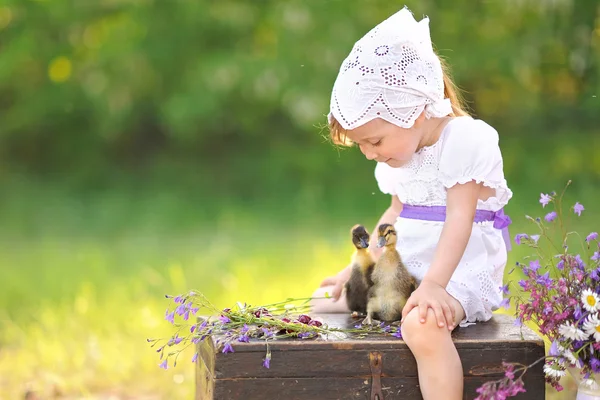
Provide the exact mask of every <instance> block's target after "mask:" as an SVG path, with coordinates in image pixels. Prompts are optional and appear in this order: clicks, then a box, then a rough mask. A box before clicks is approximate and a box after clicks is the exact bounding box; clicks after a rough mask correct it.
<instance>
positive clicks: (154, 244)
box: [0, 184, 600, 399]
mask: <svg viewBox="0 0 600 400" xmlns="http://www.w3.org/2000/svg"><path fill="white" fill-rule="evenodd" d="M11 187H13V188H15V189H14V190H9V191H7V195H6V196H5V197H4V199H3V202H2V203H1V205H2V207H1V208H0V220H2V221H3V224H2V228H0V289H2V290H0V398H7V399H13V398H21V397H22V396H23V394H24V393H25V392H26V391H27V390H34V391H36V392H37V393H38V394H39V395H40V396H41V398H42V399H47V398H52V396H55V395H57V394H61V395H62V396H63V397H61V398H66V399H109V398H110V399H134V398H135V399H188V398H193V393H194V371H193V365H192V364H191V363H190V362H188V360H189V359H191V356H192V354H191V353H190V354H186V355H184V357H183V358H182V359H181V361H180V363H179V364H178V366H177V367H175V368H170V369H169V370H167V371H163V370H161V369H159V368H158V363H159V359H158V357H157V354H156V353H155V352H154V351H153V350H152V349H150V347H149V345H148V343H147V342H146V340H145V339H146V338H149V337H164V336H167V335H169V334H170V333H171V331H170V329H169V324H168V323H166V322H165V321H164V319H163V317H164V311H165V308H166V306H167V305H168V304H169V303H168V301H167V300H166V299H164V294H165V293H181V292H184V291H186V290H189V289H197V290H200V291H202V292H203V293H205V294H206V295H207V297H208V298H209V299H211V301H213V302H214V303H215V304H216V305H217V306H220V307H226V306H228V305H231V304H233V303H234V302H235V301H246V302H248V303H251V304H264V303H270V302H274V301H277V300H281V299H284V298H287V297H304V296H307V295H310V293H311V292H312V290H313V289H314V288H315V287H316V286H317V285H318V284H319V282H320V281H321V279H322V278H323V277H325V276H327V275H329V274H333V273H335V272H337V271H338V270H339V269H340V268H342V267H343V266H344V265H345V263H346V262H347V260H348V256H349V252H350V243H349V242H348V241H347V236H348V235H347V231H348V229H349V228H350V226H352V224H354V223H356V222H363V223H365V224H367V225H368V226H370V227H371V226H372V225H373V223H374V222H375V220H376V218H377V213H380V212H381V210H382V209H383V208H382V207H385V204H386V203H387V199H385V198H383V197H382V196H379V195H374V196H372V197H365V198H364V199H358V200H357V199H353V200H352V201H346V202H345V203H343V204H340V203H339V202H336V201H333V202H331V203H324V205H323V207H322V208H319V209H317V208H314V207H313V208H308V209H306V207H304V208H301V205H294V206H286V204H288V203H289V202H286V201H281V200H280V201H279V202H278V201H277V199H265V201H264V204H260V203H254V204H243V205H235V206H231V200H230V199H229V198H223V199H211V200H210V201H209V202H206V203H201V201H200V200H199V199H198V198H191V199H186V198H185V196H182V195H181V193H179V194H178V193H171V194H169V193H163V192H152V193H135V191H134V192H128V191H127V190H125V189H112V190H107V191H103V192H101V193H94V194H93V195H84V194H80V195H75V194H73V193H70V192H69V191H68V190H58V189H56V188H55V187H54V186H48V185H42V184H35V185H26V184H23V185H20V184H19V185H17V186H14V185H13V186H11ZM543 189H545V188H531V187H527V188H523V190H522V191H520V192H519V191H517V190H515V192H517V193H525V194H528V195H530V196H529V197H525V196H524V195H521V196H519V197H520V198H521V200H520V202H519V203H517V204H516V205H512V208H511V209H510V210H509V211H510V212H511V213H512V216H513V220H514V221H515V225H514V227H513V228H512V229H511V230H512V233H513V235H514V233H516V232H520V231H528V228H526V227H527V226H528V225H526V223H525V220H524V218H523V217H522V215H523V214H525V213H531V215H534V216H535V215H539V214H541V213H542V211H541V210H540V209H539V204H536V201H537V196H539V191H540V190H543ZM572 194H573V195H574V196H577V200H579V201H581V202H582V203H584V204H586V205H588V208H589V211H586V212H587V213H589V215H590V217H589V218H588V219H586V220H583V219H582V226H581V229H584V231H585V230H586V229H591V228H592V227H593V226H594V225H595V226H596V228H597V224H595V223H593V221H597V220H598V218H597V216H598V215H600V214H599V213H598V210H593V203H594V201H593V200H594V199H596V198H597V196H598V193H597V189H593V188H589V187H587V188H586V187H579V188H576V189H575V190H574V191H573V192H572ZM291 196H292V195H291ZM525 199H526V200H525ZM574 199H575V197H573V198H572V199H570V200H574ZM357 202H359V203H360V204H363V205H364V207H360V208H356V207H355V204H356V203H357ZM317 203H319V202H318V201H317ZM223 204H228V206H224V205H223ZM234 204H235V202H234ZM240 204H242V203H240ZM265 204H266V205H265ZM274 204H279V205H280V206H279V208H277V211H276V212H274V213H273V212H270V211H268V210H267V208H268V207H267V206H272V205H274ZM286 207H287V208H286ZM294 207H297V208H294ZM199 208H200V209H202V210H200V211H198V209H199ZM207 210H212V211H207ZM329 211H331V213H330V212H329ZM328 215H332V216H330V217H328ZM522 255H524V253H523V249H521V248H519V247H515V251H513V252H512V253H511V263H512V262H514V261H515V260H516V259H517V257H520V256H522ZM570 382H571V381H569V380H567V381H566V382H565V384H566V385H567V386H568V387H572V383H570ZM566 393H567V394H565V393H563V394H561V395H559V396H552V397H550V398H552V399H560V398H568V396H570V395H572V394H568V393H572V392H569V391H567V392H566ZM111 396H112V397H111ZM564 396H567V397H564Z"/></svg>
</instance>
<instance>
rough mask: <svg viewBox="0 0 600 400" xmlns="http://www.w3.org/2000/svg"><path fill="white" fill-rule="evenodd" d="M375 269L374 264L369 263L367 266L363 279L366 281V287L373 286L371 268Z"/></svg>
mask: <svg viewBox="0 0 600 400" xmlns="http://www.w3.org/2000/svg"><path fill="white" fill-rule="evenodd" d="M374 269H375V264H371V265H369V266H368V267H367V270H366V272H365V279H366V281H367V287H369V288H370V287H371V286H373V270H374Z"/></svg>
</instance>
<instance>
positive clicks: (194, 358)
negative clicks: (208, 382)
mask: <svg viewBox="0 0 600 400" xmlns="http://www.w3.org/2000/svg"><path fill="white" fill-rule="evenodd" d="M196 361H198V353H196V354H194V357H192V362H193V363H195V362H196Z"/></svg>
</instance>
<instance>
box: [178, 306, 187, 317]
mask: <svg viewBox="0 0 600 400" xmlns="http://www.w3.org/2000/svg"><path fill="white" fill-rule="evenodd" d="M186 311H187V308H186V306H185V305H183V304H180V305H179V306H177V308H176V309H175V312H176V313H177V315H183V313H184V312H186Z"/></svg>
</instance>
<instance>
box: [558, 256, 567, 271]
mask: <svg viewBox="0 0 600 400" xmlns="http://www.w3.org/2000/svg"><path fill="white" fill-rule="evenodd" d="M556 268H558V269H559V270H561V271H562V270H563V269H565V259H564V258H562V259H561V260H560V261H559V262H558V263H557V264H556Z"/></svg>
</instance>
